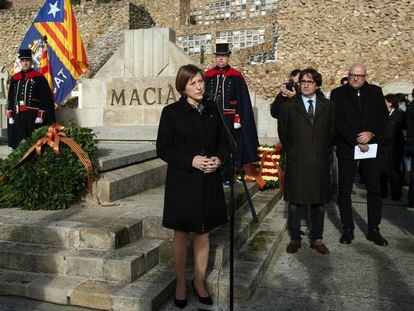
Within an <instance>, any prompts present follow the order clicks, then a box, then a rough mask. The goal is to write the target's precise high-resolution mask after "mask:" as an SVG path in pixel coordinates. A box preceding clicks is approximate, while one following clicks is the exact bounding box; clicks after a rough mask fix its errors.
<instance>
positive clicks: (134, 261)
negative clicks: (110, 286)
mask: <svg viewBox="0 0 414 311" xmlns="http://www.w3.org/2000/svg"><path fill="white" fill-rule="evenodd" d="M111 257H112V256H109V257H107V258H105V260H104V263H103V277H104V278H105V280H109V281H120V282H126V283H130V282H133V281H134V280H135V279H137V278H138V277H140V276H141V275H143V274H144V273H145V272H146V271H147V269H146V263H145V256H144V254H141V255H137V256H125V257H123V258H119V259H116V258H111Z"/></svg>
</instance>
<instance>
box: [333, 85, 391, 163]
mask: <svg viewBox="0 0 414 311" xmlns="http://www.w3.org/2000/svg"><path fill="white" fill-rule="evenodd" d="M359 94H360V96H358V91H357V90H355V89H354V88H352V87H351V86H350V85H348V84H345V85H343V86H340V87H338V88H336V89H334V90H333V91H332V92H331V100H332V101H333V102H335V104H336V113H335V114H336V118H335V130H336V137H335V145H336V146H337V151H336V154H337V156H338V158H339V159H353V158H354V153H355V146H356V145H357V144H358V143H357V136H358V134H359V133H361V132H364V131H370V132H372V133H373V134H374V135H375V136H374V138H373V139H372V140H371V141H370V142H369V143H370V144H371V143H378V148H379V149H378V150H379V153H381V151H382V145H381V144H382V141H383V137H384V129H385V124H386V123H387V119H388V110H387V107H386V105H385V99H384V95H383V94H382V90H381V88H380V87H378V86H376V85H372V84H368V83H366V82H365V84H364V85H363V86H362V87H361V88H360V89H359Z"/></svg>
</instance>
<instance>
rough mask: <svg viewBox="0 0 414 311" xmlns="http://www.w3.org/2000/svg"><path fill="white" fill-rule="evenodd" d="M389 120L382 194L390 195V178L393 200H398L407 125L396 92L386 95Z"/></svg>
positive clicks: (386, 131) (382, 164)
mask: <svg viewBox="0 0 414 311" xmlns="http://www.w3.org/2000/svg"><path fill="white" fill-rule="evenodd" d="M385 103H386V105H387V109H388V113H389V116H388V121H387V125H386V126H385V130H384V139H383V154H382V157H381V194H382V197H383V198H386V197H388V180H389V181H390V184H391V200H393V201H398V200H399V199H400V198H401V193H402V172H401V163H402V158H403V145H404V135H403V129H404V125H405V115H404V111H402V110H400V109H398V104H399V97H398V96H397V95H395V94H388V95H386V96H385Z"/></svg>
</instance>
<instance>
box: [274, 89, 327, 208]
mask: <svg viewBox="0 0 414 311" xmlns="http://www.w3.org/2000/svg"><path fill="white" fill-rule="evenodd" d="M334 108H335V107H334V105H333V103H332V102H330V101H329V100H327V99H325V98H322V97H317V99H316V110H315V117H314V121H313V125H312V123H311V121H310V119H309V116H308V114H307V112H306V109H305V106H304V104H303V101H302V97H301V96H295V97H293V98H292V99H291V100H290V101H287V102H285V103H283V105H282V107H281V109H280V111H279V115H278V133H279V138H280V141H281V143H282V145H283V148H284V150H285V152H286V166H285V197H284V199H285V200H286V201H288V202H291V203H296V204H322V203H327V202H329V201H330V198H331V189H330V188H331V183H330V163H331V161H330V145H331V141H332V137H333V132H334V118H335V114H334Z"/></svg>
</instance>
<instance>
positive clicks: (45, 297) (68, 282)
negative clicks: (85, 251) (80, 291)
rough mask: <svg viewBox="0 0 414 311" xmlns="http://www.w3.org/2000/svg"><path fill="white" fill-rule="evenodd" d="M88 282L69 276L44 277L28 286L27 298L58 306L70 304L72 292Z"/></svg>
mask: <svg viewBox="0 0 414 311" xmlns="http://www.w3.org/2000/svg"><path fill="white" fill-rule="evenodd" d="M85 281H86V280H85V279H83V278H76V277H68V276H64V277H63V276H43V277H40V278H38V279H36V280H34V281H33V282H31V283H30V284H29V285H28V289H27V297H29V298H32V299H36V300H41V301H47V302H51V303H57V304H63V305H66V304H69V302H70V296H71V294H72V292H73V291H74V290H75V288H77V287H78V286H79V285H81V284H82V283H83V282H85Z"/></svg>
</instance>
